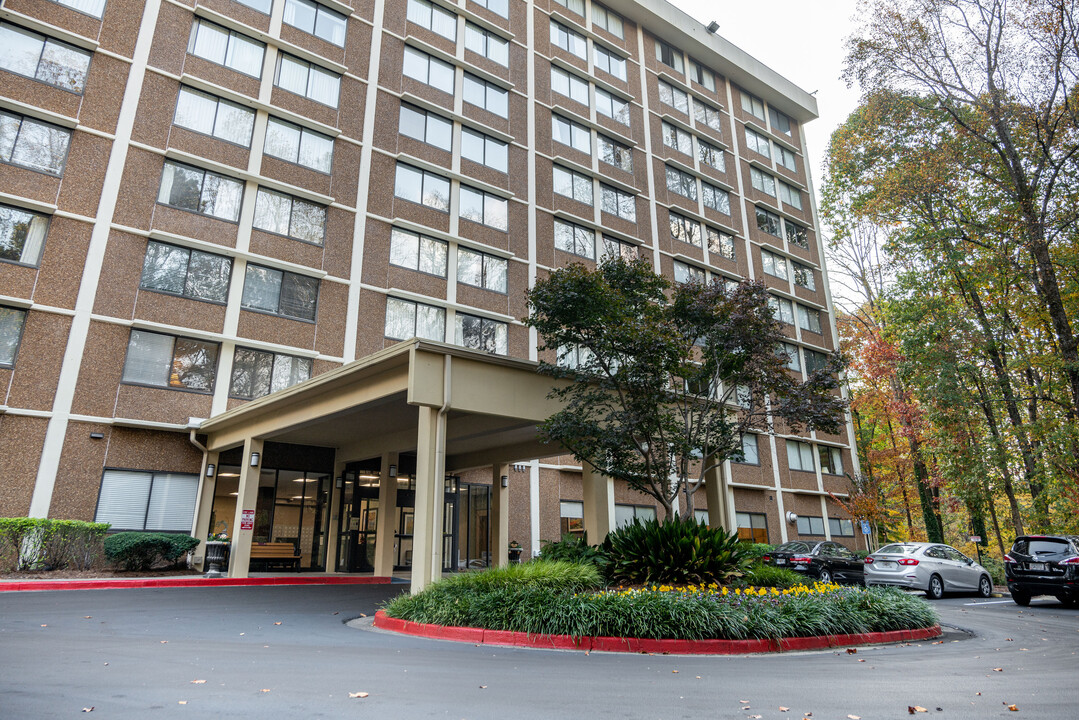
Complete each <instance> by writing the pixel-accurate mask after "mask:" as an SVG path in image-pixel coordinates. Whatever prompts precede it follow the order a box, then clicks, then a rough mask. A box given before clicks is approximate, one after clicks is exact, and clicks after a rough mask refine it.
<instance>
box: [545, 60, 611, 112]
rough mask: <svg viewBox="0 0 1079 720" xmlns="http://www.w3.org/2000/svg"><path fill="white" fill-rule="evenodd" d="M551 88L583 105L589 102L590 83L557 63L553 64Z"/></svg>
mask: <svg viewBox="0 0 1079 720" xmlns="http://www.w3.org/2000/svg"><path fill="white" fill-rule="evenodd" d="M551 89H552V90H554V91H555V92H556V93H558V94H559V95H565V96H566V97H568V98H569V99H570V100H574V101H576V102H579V103H581V104H582V105H587V104H588V83H587V82H586V81H584V80H582V79H581V78H579V77H577V76H576V75H574V74H573V73H570V72H566V71H565V70H563V69H562V68H560V67H558V66H557V65H552V66H551ZM596 92H597V93H598V92H599V91H598V90H597V91H596ZM608 97H609V96H608Z"/></svg>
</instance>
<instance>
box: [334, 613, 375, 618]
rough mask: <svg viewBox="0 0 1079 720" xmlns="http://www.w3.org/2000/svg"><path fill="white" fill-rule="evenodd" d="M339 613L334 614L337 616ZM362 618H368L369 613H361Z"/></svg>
mask: <svg viewBox="0 0 1079 720" xmlns="http://www.w3.org/2000/svg"><path fill="white" fill-rule="evenodd" d="M336 614H337V613H334V615H336ZM360 617H367V613H360Z"/></svg>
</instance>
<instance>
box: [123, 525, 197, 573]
mask: <svg viewBox="0 0 1079 720" xmlns="http://www.w3.org/2000/svg"><path fill="white" fill-rule="evenodd" d="M198 544H199V541H198V539H196V538H193V537H191V536H190V535H179V534H175V533H153V532H121V533H116V534H115V535H109V536H108V537H107V538H105V556H106V557H107V558H108V559H109V560H112V561H113V562H115V563H117V564H118V565H119V566H120V567H121V568H123V569H124V570H149V569H150V568H152V567H153V566H154V565H155V564H157V563H158V562H161V561H164V562H167V563H169V564H173V563H175V562H176V561H177V560H179V559H180V558H181V557H182V556H183V555H185V554H186V553H188V552H190V551H191V550H194V549H195V547H197V546H198Z"/></svg>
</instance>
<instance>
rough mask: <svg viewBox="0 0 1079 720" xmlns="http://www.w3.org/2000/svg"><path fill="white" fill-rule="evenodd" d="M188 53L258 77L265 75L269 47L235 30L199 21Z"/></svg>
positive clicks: (196, 21)
mask: <svg viewBox="0 0 1079 720" xmlns="http://www.w3.org/2000/svg"><path fill="white" fill-rule="evenodd" d="M187 51H188V52H189V53H191V54H192V55H195V56H197V57H200V58H202V59H203V60H209V61H210V62H212V63H217V64H218V65H224V66H225V67H227V68H231V69H233V70H235V71H236V72H241V73H243V74H244V75H250V76H251V77H256V78H257V77H260V76H261V75H262V56H263V53H265V51H266V46H265V45H264V44H262V43H260V42H259V41H257V40H252V39H251V38H249V37H247V36H246V35H241V34H240V33H238V32H236V31H235V30H229V29H227V28H223V27H221V26H220V25H215V24H213V23H211V22H207V21H206V20H203V19H201V18H196V19H195V25H194V27H193V28H192V30H191V40H190V41H189V42H188V45H187Z"/></svg>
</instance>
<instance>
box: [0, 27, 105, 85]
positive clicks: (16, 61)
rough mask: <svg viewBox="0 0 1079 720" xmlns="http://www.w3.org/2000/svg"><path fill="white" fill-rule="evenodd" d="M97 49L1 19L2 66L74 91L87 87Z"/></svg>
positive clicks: (0, 53) (0, 65)
mask: <svg viewBox="0 0 1079 720" xmlns="http://www.w3.org/2000/svg"><path fill="white" fill-rule="evenodd" d="M91 57H93V53H90V52H87V51H86V50H82V49H80V48H77V47H75V46H74V45H68V44H67V43H62V42H60V41H59V40H53V39H52V38H50V37H46V36H45V35H41V34H39V33H36V32H33V31H31V30H27V29H25V28H21V27H18V26H17V25H11V24H10V23H0V68H3V69H4V70H7V71H8V72H13V73H15V74H17V75H24V76H26V77H28V78H33V79H35V80H40V81H41V82H43V83H48V84H49V85H55V86H56V87H58V88H61V89H63V90H70V91H71V92H73V93H80V94H81V93H82V91H83V88H84V87H86V73H87V72H88V71H89V69H90V58H91Z"/></svg>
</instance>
